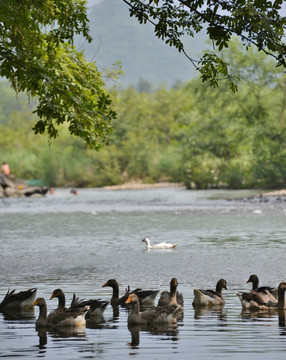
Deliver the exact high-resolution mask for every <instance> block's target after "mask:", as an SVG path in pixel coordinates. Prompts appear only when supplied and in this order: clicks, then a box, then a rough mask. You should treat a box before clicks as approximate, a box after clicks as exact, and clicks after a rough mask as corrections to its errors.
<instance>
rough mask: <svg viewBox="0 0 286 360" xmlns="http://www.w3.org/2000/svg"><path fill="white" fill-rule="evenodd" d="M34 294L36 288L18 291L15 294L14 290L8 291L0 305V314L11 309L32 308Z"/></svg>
mask: <svg viewBox="0 0 286 360" xmlns="http://www.w3.org/2000/svg"><path fill="white" fill-rule="evenodd" d="M36 293H37V289H36V288H32V289H29V290H24V291H20V292H18V293H16V290H11V291H10V290H8V291H7V293H6V295H5V297H4V299H3V300H2V301H1V303H0V312H3V311H9V310H13V309H21V308H24V309H28V308H32V304H33V301H34V300H35V297H36Z"/></svg>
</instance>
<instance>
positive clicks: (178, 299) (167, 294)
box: [158, 278, 184, 308]
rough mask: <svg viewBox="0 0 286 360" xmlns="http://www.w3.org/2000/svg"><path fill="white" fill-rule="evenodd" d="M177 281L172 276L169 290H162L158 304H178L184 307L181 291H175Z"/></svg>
mask: <svg viewBox="0 0 286 360" xmlns="http://www.w3.org/2000/svg"><path fill="white" fill-rule="evenodd" d="M177 287H178V281H177V279H176V278H172V279H171V281H170V291H167V290H165V291H163V292H162V294H161V296H160V299H159V301H158V306H166V305H180V306H181V308H183V307H184V298H183V295H182V294H181V293H179V292H178V291H177Z"/></svg>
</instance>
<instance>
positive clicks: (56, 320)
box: [32, 298, 89, 328]
mask: <svg viewBox="0 0 286 360" xmlns="http://www.w3.org/2000/svg"><path fill="white" fill-rule="evenodd" d="M32 305H33V306H38V307H39V309H40V312H39V317H38V319H37V320H36V327H37V328H43V327H44V328H57V327H61V328H65V327H82V326H85V324H86V320H85V315H86V313H87V311H88V310H89V306H84V307H79V308H75V309H60V311H58V310H55V311H52V312H51V313H50V314H49V315H48V316H47V304H46V301H45V299H44V298H37V299H36V300H35V301H34V302H33V304H32Z"/></svg>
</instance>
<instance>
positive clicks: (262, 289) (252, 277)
mask: <svg viewBox="0 0 286 360" xmlns="http://www.w3.org/2000/svg"><path fill="white" fill-rule="evenodd" d="M246 283H252V290H254V291H257V292H263V293H264V294H266V290H268V291H269V292H270V293H271V294H272V295H273V296H274V297H275V298H276V299H278V288H274V287H271V286H260V287H259V279H258V276H257V275H255V274H252V275H250V277H249V279H248V280H247V282H246Z"/></svg>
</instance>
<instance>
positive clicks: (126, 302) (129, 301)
mask: <svg viewBox="0 0 286 360" xmlns="http://www.w3.org/2000/svg"><path fill="white" fill-rule="evenodd" d="M130 303H131V297H130V296H129V297H128V299H127V300H126V301H125V304H130Z"/></svg>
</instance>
